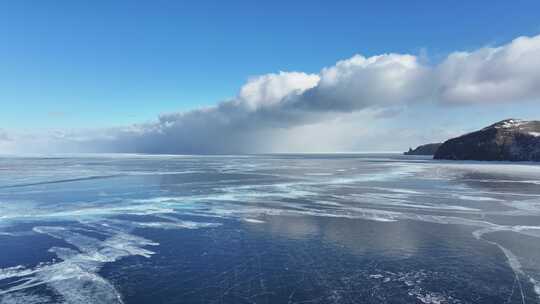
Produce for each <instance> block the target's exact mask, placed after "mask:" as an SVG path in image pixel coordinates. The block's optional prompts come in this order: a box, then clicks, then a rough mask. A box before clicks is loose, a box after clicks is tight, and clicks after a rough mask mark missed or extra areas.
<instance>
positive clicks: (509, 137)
mask: <svg viewBox="0 0 540 304" xmlns="http://www.w3.org/2000/svg"><path fill="white" fill-rule="evenodd" d="M434 158H435V159H456V160H507V161H540V121H524V120H519V119H506V120H503V121H500V122H498V123H495V124H493V125H491V126H488V127H486V128H483V129H481V130H478V131H475V132H472V133H469V134H465V135H462V136H460V137H456V138H452V139H450V140H447V141H446V142H444V143H443V144H442V145H441V146H440V147H439V149H437V152H436V153H435V155H434Z"/></svg>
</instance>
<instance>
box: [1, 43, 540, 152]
mask: <svg viewBox="0 0 540 304" xmlns="http://www.w3.org/2000/svg"><path fill="white" fill-rule="evenodd" d="M535 100H540V35H539V36H534V37H519V38H517V39H515V40H513V41H512V42H510V43H508V44H506V45H503V46H499V47H485V48H481V49H478V50H475V51H472V52H455V53H452V54H450V55H449V56H448V57H447V58H445V59H444V60H443V61H442V62H441V63H439V64H437V65H428V64H424V63H421V61H420V60H419V58H418V57H417V56H414V55H408V54H383V55H379V56H372V57H364V56H361V55H355V56H353V57H351V58H349V59H346V60H342V61H339V62H337V63H336V64H335V65H333V66H331V67H326V68H323V69H322V70H321V72H320V73H319V74H306V73H301V72H279V73H276V74H267V75H262V76H258V77H253V78H251V79H249V80H248V82H247V83H246V84H245V85H244V86H242V88H241V89H240V90H239V93H238V95H237V96H236V97H235V98H233V99H231V100H227V101H223V102H221V103H219V104H217V105H216V106H213V107H209V108H204V109H198V110H193V111H189V112H183V113H174V114H166V115H162V116H161V117H159V120H158V121H157V122H154V123H146V124H139V125H133V126H129V127H125V128H114V129H107V130H94V131H80V132H70V133H57V134H55V135H54V136H52V137H49V138H48V139H47V140H46V141H44V140H42V141H41V146H42V147H43V146H44V145H46V146H48V147H51V146H54V147H57V150H62V149H63V150H69V151H74V150H76V151H101V152H105V151H106V152H139V153H173V154H174V153H181V154H191V153H256V152H274V151H290V150H301V149H302V147H304V148H305V150H306V151H309V150H313V149H315V150H323V151H335V150H351V147H354V145H353V143H354V140H355V138H354V137H355V136H361V135H362V134H364V136H367V138H371V137H372V136H373V135H370V134H379V135H380V133H381V132H383V131H381V130H380V129H376V128H375V126H376V125H377V121H380V120H381V119H384V117H387V116H391V115H392V113H395V112H396V110H397V109H400V108H401V107H407V106H410V105H411V104H414V105H417V104H422V103H430V104H438V105H439V106H444V105H451V104H458V105H469V104H482V103H483V104H487V103H505V102H522V101H535ZM340 126H341V127H340ZM392 135H395V134H386V135H385V136H387V137H389V138H390V137H391V136H392ZM381 137H382V138H384V136H383V135H381ZM6 138H7V137H6ZM0 140H1V139H0ZM324 143H328V145H329V146H330V148H328V149H324V147H325V145H324ZM38 146H39V145H38ZM326 147H328V146H326ZM49 150H50V149H49Z"/></svg>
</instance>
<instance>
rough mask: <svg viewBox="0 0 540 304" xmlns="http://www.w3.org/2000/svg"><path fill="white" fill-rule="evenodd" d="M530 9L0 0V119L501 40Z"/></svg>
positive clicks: (95, 118)
mask: <svg viewBox="0 0 540 304" xmlns="http://www.w3.org/2000/svg"><path fill="white" fill-rule="evenodd" d="M539 11H540V2H539V1H511V2H510V1H385V2H383V1H370V2H367V1H264V2H263V1H189V2H187V1H145V2H143V1H23V0H21V1H2V2H0V39H1V40H0V67H1V68H0V103H1V104H2V111H0V121H1V122H2V128H5V129H12V130H13V129H15V130H18V129H24V130H27V129H43V128H87V127H108V126H117V125H126V124H130V123H135V122H143V121H150V120H153V119H155V118H156V117H157V115H158V114H160V113H167V112H175V111H185V110H189V109H194V108H198V107H200V106H208V105H213V104H216V103H217V102H218V101H221V100H223V99H226V98H229V97H233V96H235V95H236V94H237V93H238V90H239V88H240V87H241V85H242V84H243V83H245V81H246V79H248V77H249V76H253V75H260V74H266V73H270V72H278V71H303V72H308V73H316V72H318V71H319V70H320V69H321V68H323V67H325V66H331V65H333V64H334V63H335V62H336V61H338V60H342V59H346V58H349V57H350V56H352V55H354V54H357V53H359V54H362V55H365V56H371V55H376V54H383V53H388V52H397V53H409V54H415V55H421V56H423V57H427V58H428V60H429V61H430V62H437V61H438V60H441V59H442V58H444V57H445V56H446V55H447V54H448V53H450V52H453V51H456V50H474V49H476V48H479V47H482V46H486V45H499V44H504V43H507V42H509V41H511V40H512V39H513V38H515V37H518V36H521V35H529V36H530V35H535V34H538V33H539V32H540V18H538V16H539V15H538V12H539ZM524 112H527V111H524Z"/></svg>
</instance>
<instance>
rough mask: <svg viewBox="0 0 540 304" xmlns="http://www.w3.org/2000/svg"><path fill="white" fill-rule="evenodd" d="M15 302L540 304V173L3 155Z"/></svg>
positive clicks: (0, 279)
mask: <svg viewBox="0 0 540 304" xmlns="http://www.w3.org/2000/svg"><path fill="white" fill-rule="evenodd" d="M0 303H2V304H6V303H28V304H32V303H486V304H496V303H501V304H502V303H540V166H538V165H535V164H529V163H490V162H444V161H433V160H431V159H427V158H423V157H405V156H401V155H392V154H352V155H348V154H331V155H322V154H313V155H256V156H142V155H71V156H65V157H59V156H55V157H2V158H0Z"/></svg>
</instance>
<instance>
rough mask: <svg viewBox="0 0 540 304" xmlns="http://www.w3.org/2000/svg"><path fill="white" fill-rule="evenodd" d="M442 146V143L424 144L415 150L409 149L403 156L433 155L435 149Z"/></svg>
mask: <svg viewBox="0 0 540 304" xmlns="http://www.w3.org/2000/svg"><path fill="white" fill-rule="evenodd" d="M441 145H442V143H432V144H425V145H421V146H418V147H416V149H414V150H413V149H411V148H409V151H407V152H404V153H403V154H405V155H434V154H435V152H437V149H439V147H440V146H441Z"/></svg>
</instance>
